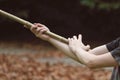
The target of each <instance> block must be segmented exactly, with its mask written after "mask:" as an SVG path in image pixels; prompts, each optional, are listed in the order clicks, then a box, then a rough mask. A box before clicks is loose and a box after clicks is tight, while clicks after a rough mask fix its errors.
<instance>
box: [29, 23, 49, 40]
mask: <svg viewBox="0 0 120 80" xmlns="http://www.w3.org/2000/svg"><path fill="white" fill-rule="evenodd" d="M30 30H31V31H32V32H33V33H34V34H35V36H36V37H38V38H41V39H43V40H46V41H48V40H49V38H50V36H48V35H46V34H44V33H45V32H47V31H50V30H49V29H48V28H47V27H46V26H45V25H43V24H40V23H34V25H33V26H31V28H30Z"/></svg>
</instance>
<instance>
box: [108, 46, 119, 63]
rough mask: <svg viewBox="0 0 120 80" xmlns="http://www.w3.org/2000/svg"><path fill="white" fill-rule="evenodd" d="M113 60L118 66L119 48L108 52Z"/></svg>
mask: <svg viewBox="0 0 120 80" xmlns="http://www.w3.org/2000/svg"><path fill="white" fill-rule="evenodd" d="M110 53H111V55H112V56H113V58H114V59H115V60H116V61H117V63H118V64H119V65H120V47H118V48H116V49H114V50H113V51H111V52H110Z"/></svg>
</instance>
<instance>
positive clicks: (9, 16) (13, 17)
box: [0, 9, 68, 44]
mask: <svg viewBox="0 0 120 80" xmlns="http://www.w3.org/2000/svg"><path fill="white" fill-rule="evenodd" d="M0 15H1V16H4V17H7V18H9V19H11V20H14V21H16V22H18V23H20V24H23V25H26V26H27V28H28V29H30V27H31V26H32V25H33V24H32V23H30V22H28V21H26V20H24V19H21V18H19V17H17V16H14V15H12V14H10V13H8V12H5V11H3V10H1V9H0ZM45 34H47V35H49V36H51V37H52V38H54V39H57V40H59V41H61V42H64V43H67V44H68V40H67V39H66V38H64V37H61V36H59V35H57V34H55V33H52V32H50V31H48V32H45Z"/></svg>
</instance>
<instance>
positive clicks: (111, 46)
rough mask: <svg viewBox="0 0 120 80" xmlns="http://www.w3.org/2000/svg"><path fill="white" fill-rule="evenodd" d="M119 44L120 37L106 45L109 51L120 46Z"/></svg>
mask: <svg viewBox="0 0 120 80" xmlns="http://www.w3.org/2000/svg"><path fill="white" fill-rule="evenodd" d="M119 44H120V37H119V38H117V39H116V40H114V41H112V42H110V43H107V44H106V47H107V49H108V50H109V51H112V50H114V49H115V48H117V47H119V46H120V45H119Z"/></svg>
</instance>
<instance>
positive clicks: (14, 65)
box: [0, 42, 111, 80]
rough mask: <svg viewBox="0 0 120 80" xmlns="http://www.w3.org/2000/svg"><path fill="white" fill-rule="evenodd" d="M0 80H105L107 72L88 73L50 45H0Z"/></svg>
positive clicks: (93, 71)
mask: <svg viewBox="0 0 120 80" xmlns="http://www.w3.org/2000/svg"><path fill="white" fill-rule="evenodd" d="M0 53H1V54H0V80H109V79H110V76H111V70H108V69H95V70H91V69H88V68H87V67H84V66H83V65H81V64H79V63H77V62H75V61H73V60H71V59H70V58H68V57H67V56H65V55H64V54H63V53H62V52H61V51H59V50H57V49H56V48H54V47H53V46H51V45H46V44H31V43H20V42H0Z"/></svg>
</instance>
